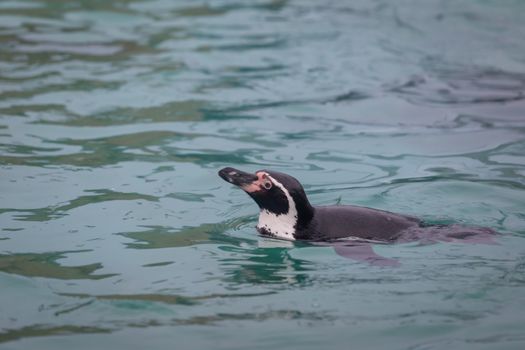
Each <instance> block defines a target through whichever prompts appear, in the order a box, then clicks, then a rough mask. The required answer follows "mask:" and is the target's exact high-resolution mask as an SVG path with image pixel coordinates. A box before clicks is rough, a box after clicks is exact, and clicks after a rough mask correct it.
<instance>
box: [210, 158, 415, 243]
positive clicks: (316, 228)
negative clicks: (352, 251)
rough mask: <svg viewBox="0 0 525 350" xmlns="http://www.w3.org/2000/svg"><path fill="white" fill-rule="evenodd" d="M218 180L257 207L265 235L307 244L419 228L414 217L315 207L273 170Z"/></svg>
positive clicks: (229, 171)
mask: <svg viewBox="0 0 525 350" xmlns="http://www.w3.org/2000/svg"><path fill="white" fill-rule="evenodd" d="M219 176H220V177H222V178H223V179H224V180H226V181H228V182H230V183H232V184H234V185H236V186H239V187H240V188H242V189H243V190H244V191H245V192H246V193H247V194H248V195H250V196H251V197H252V198H253V200H254V201H255V202H256V203H257V204H258V205H259V208H260V213H259V222H258V224H257V230H258V231H259V233H261V234H262V235H265V236H271V237H275V238H281V239H287V240H312V241H330V240H337V239H341V238H347V237H355V238H360V239H365V240H377V241H383V242H389V241H395V240H397V239H398V238H399V236H400V235H401V233H402V232H404V231H407V230H409V229H411V228H417V227H420V225H421V224H422V223H421V221H420V220H418V219H417V218H414V217H410V216H405V215H400V214H395V213H391V212H387V211H383V210H377V209H372V208H366V207H358V206H350V205H340V206H339V205H338V206H325V207H314V206H312V205H311V204H310V202H309V201H308V198H307V196H306V193H305V191H304V189H303V186H302V185H301V184H300V183H299V181H297V180H296V179H295V178H293V177H292V176H290V175H287V174H283V173H280V172H276V171H269V170H260V171H257V172H256V173H255V174H250V173H246V172H243V171H240V170H237V169H234V168H224V169H222V170H220V171H219Z"/></svg>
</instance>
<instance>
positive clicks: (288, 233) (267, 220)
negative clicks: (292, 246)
mask: <svg viewBox="0 0 525 350" xmlns="http://www.w3.org/2000/svg"><path fill="white" fill-rule="evenodd" d="M268 177H269V178H270V179H271V181H272V183H273V184H274V186H277V187H279V188H280V189H281V190H282V191H283V192H284V195H285V196H286V199H287V200H288V212H287V213H286V214H280V215H277V214H274V213H271V212H269V211H268V210H266V209H263V210H261V212H260V213H259V223H258V224H257V228H259V229H265V230H267V231H269V232H270V233H271V234H272V235H273V236H274V237H276V238H281V239H287V240H289V241H294V240H295V238H294V236H293V234H294V232H295V225H296V224H297V209H296V208H295V202H294V201H293V198H292V196H290V193H289V192H288V190H287V189H286V188H285V187H284V186H283V185H282V184H281V183H279V182H278V181H277V180H275V179H274V178H272V177H271V176H268Z"/></svg>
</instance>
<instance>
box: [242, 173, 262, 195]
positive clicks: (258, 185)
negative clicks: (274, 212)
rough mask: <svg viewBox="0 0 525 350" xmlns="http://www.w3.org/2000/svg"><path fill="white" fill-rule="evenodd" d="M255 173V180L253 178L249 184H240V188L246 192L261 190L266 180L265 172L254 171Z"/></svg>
mask: <svg viewBox="0 0 525 350" xmlns="http://www.w3.org/2000/svg"><path fill="white" fill-rule="evenodd" d="M255 175H257V180H255V181H254V182H252V183H251V184H249V185H244V186H241V188H242V189H243V190H244V191H246V192H249V193H251V192H257V191H260V190H262V189H263V188H264V187H263V184H264V182H265V181H267V180H266V176H267V175H266V173H262V172H260V173H256V174H255Z"/></svg>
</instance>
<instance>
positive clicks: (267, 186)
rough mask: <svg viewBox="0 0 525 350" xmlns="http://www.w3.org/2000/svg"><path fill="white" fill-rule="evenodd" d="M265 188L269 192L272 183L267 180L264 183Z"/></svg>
mask: <svg viewBox="0 0 525 350" xmlns="http://www.w3.org/2000/svg"><path fill="white" fill-rule="evenodd" d="M262 185H263V187H264V188H266V189H267V190H269V189H270V188H272V182H271V181H270V180H266V181H264V182H263V184H262Z"/></svg>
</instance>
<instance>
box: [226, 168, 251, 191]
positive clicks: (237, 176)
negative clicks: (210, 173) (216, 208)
mask: <svg viewBox="0 0 525 350" xmlns="http://www.w3.org/2000/svg"><path fill="white" fill-rule="evenodd" d="M219 176H220V177H222V178H223V179H224V180H225V181H228V182H229V183H231V184H233V185H235V186H239V187H244V186H247V185H251V184H252V183H253V182H255V181H257V180H258V179H259V178H258V177H257V175H255V174H250V173H245V172H244V171H240V170H237V169H234V168H230V167H228V168H224V169H221V170H219Z"/></svg>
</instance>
